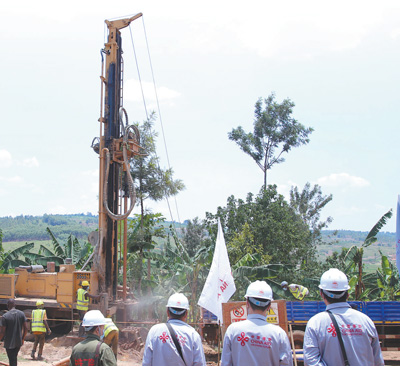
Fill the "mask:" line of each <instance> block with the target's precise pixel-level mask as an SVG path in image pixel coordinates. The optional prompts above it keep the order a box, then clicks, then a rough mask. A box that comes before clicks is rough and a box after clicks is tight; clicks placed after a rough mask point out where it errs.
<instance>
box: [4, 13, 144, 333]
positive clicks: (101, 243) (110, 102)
mask: <svg viewBox="0 0 400 366" xmlns="http://www.w3.org/2000/svg"><path fill="white" fill-rule="evenodd" d="M141 16H142V14H141V13H139V14H136V15H135V16H132V17H130V18H124V19H118V20H113V21H109V20H106V21H105V23H106V25H107V29H108V37H107V41H106V43H105V46H104V48H103V49H102V50H101V65H102V67H101V76H100V80H101V97H100V99H101V103H100V104H101V108H100V118H99V120H98V122H99V130H100V134H99V137H95V138H94V139H93V141H92V148H93V150H94V151H95V152H96V153H97V154H98V156H99V225H98V230H96V231H94V232H92V233H91V234H90V235H89V238H88V239H89V242H90V243H91V244H92V245H93V246H94V250H93V253H92V255H91V257H90V258H89V260H88V261H87V263H86V264H85V265H84V266H83V267H82V268H81V269H80V270H79V271H78V270H76V268H75V265H74V264H72V261H71V260H67V261H66V262H65V263H57V269H58V268H59V270H58V271H56V270H55V268H56V266H55V265H54V262H49V263H48V264H47V266H41V265H32V266H24V267H17V268H15V273H12V274H0V310H2V311H5V309H6V306H7V301H8V299H9V298H14V299H15V303H16V306H17V307H18V308H19V309H21V310H25V312H26V313H27V315H30V311H31V310H32V309H34V308H35V307H36V301H37V300H39V299H40V300H43V302H44V306H45V309H46V310H47V315H48V323H49V326H50V328H51V329H52V331H53V332H56V333H68V332H69V331H70V330H71V329H72V324H73V321H74V319H76V318H77V311H76V300H77V299H76V293H77V290H78V288H79V287H80V285H81V283H82V282H83V281H89V283H90V293H91V294H94V295H101V296H100V301H99V302H98V303H90V305H89V309H100V310H101V311H102V312H103V314H104V315H107V316H112V315H116V317H117V318H118V319H119V320H121V321H126V317H127V314H129V312H130V311H131V309H132V307H133V306H134V304H135V300H134V299H133V298H132V296H130V294H129V290H128V287H127V226H128V225H127V219H128V216H129V214H130V213H131V212H132V209H133V207H134V206H135V202H136V193H135V188H134V184H133V180H132V176H131V174H130V163H129V162H130V160H131V159H133V158H134V157H135V156H136V155H138V154H140V153H141V152H142V151H141V147H140V135H139V131H138V129H137V128H136V127H135V126H133V125H129V124H128V115H127V112H126V110H125V109H124V107H123V57H122V55H123V51H122V37H121V30H122V29H123V28H125V27H128V26H129V25H130V23H131V22H133V21H134V20H136V19H138V18H140V17H141ZM88 263H92V266H91V269H90V270H87V269H86V267H87V265H88ZM120 273H122V278H123V280H122V285H121V284H119V283H118V275H119V274H120Z"/></svg>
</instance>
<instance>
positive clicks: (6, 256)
mask: <svg viewBox="0 0 400 366" xmlns="http://www.w3.org/2000/svg"><path fill="white" fill-rule="evenodd" d="M34 246H35V244H34V243H25V244H24V245H22V246H20V247H19V248H16V249H14V250H11V251H8V252H6V253H3V255H2V257H3V258H2V259H3V260H2V264H1V266H0V269H1V271H2V272H3V273H4V272H5V273H8V272H9V270H10V269H11V268H15V267H18V266H28V265H29V264H30V263H29V261H27V260H26V258H25V261H23V260H22V259H20V258H21V257H25V256H26V255H27V254H28V253H29V252H30V250H32V248H33V247H34Z"/></svg>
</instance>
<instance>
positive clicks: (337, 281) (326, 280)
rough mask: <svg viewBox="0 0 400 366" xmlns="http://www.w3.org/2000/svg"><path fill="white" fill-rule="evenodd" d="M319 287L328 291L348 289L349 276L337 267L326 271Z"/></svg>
mask: <svg viewBox="0 0 400 366" xmlns="http://www.w3.org/2000/svg"><path fill="white" fill-rule="evenodd" d="M318 287H319V288H320V289H321V290H326V291H347V290H348V289H349V288H350V286H349V281H348V280H347V276H346V275H345V274H344V273H343V272H342V271H339V270H338V269H337V268H331V269H330V270H328V271H326V272H325V273H324V274H323V275H322V276H321V280H320V283H319V286H318Z"/></svg>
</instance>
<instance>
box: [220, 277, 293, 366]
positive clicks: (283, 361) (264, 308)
mask: <svg viewBox="0 0 400 366" xmlns="http://www.w3.org/2000/svg"><path fill="white" fill-rule="evenodd" d="M245 298H246V309H247V319H246V320H244V321H240V322H237V323H232V324H231V325H230V326H229V327H228V329H227V331H226V333H225V338H224V347H223V349H222V362H221V366H258V365H260V366H261V365H269V366H280V365H290V366H291V365H293V358H292V351H291V348H290V343H289V339H288V336H287V335H286V333H285V331H284V330H283V329H282V328H281V327H279V326H278V325H275V324H270V323H268V322H267V314H268V310H269V308H270V307H271V301H272V300H273V296H272V289H271V287H270V286H269V285H268V284H267V283H266V282H265V281H255V282H253V283H251V284H250V285H249V287H248V288H247V292H246V295H245Z"/></svg>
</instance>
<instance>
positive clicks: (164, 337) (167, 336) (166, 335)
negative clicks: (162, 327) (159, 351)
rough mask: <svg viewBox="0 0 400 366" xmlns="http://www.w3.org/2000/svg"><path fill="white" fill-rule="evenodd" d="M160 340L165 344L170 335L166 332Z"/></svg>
mask: <svg viewBox="0 0 400 366" xmlns="http://www.w3.org/2000/svg"><path fill="white" fill-rule="evenodd" d="M160 339H161V341H162V342H163V343H165V342H166V341H167V340H168V339H169V335H168V334H167V333H166V332H163V334H162V335H160Z"/></svg>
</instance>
